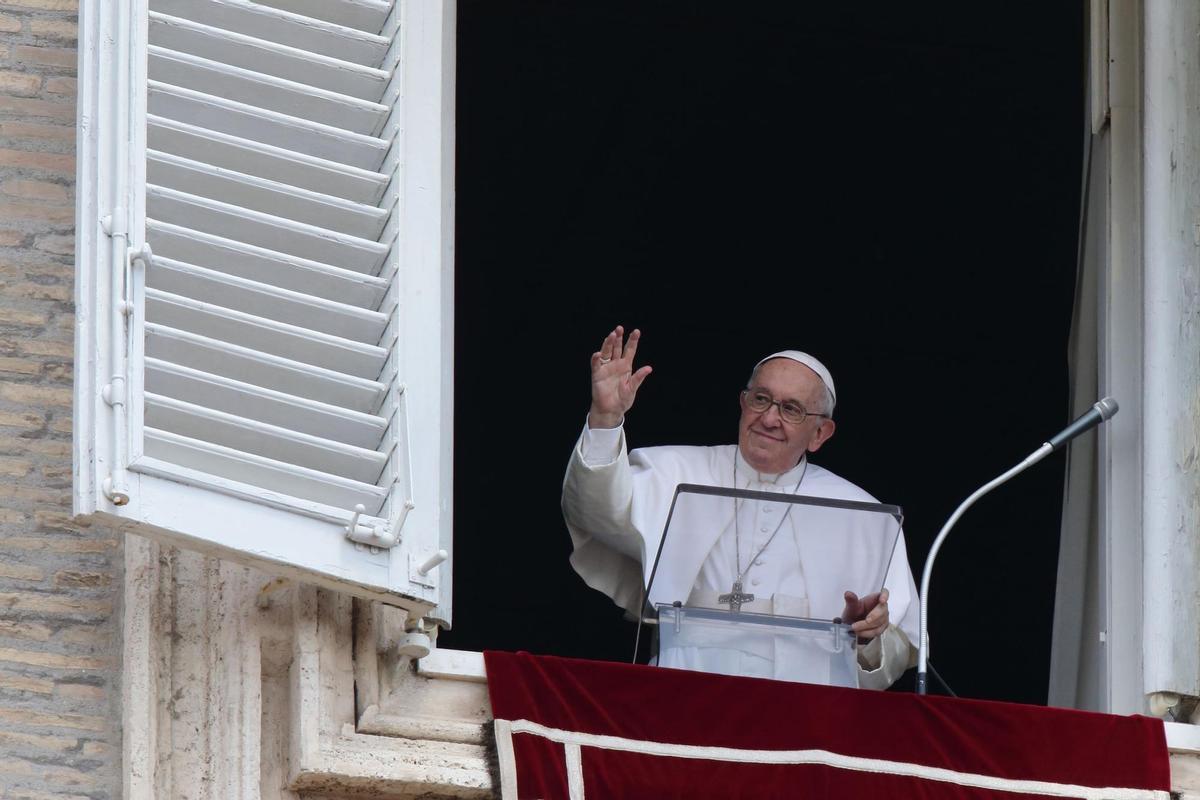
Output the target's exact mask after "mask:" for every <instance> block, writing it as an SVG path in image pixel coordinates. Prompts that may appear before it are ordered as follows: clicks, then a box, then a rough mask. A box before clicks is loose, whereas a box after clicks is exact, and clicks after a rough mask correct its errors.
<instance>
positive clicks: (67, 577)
mask: <svg viewBox="0 0 1200 800" xmlns="http://www.w3.org/2000/svg"><path fill="white" fill-rule="evenodd" d="M111 583H112V576H111V575H108V574H106V573H103V572H77V571H75V570H60V571H59V572H56V573H55V574H54V585H55V586H57V587H58V588H60V589H72V588H79V589H97V588H101V587H104V586H108V585H109V584H111Z"/></svg>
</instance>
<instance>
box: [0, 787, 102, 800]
mask: <svg viewBox="0 0 1200 800" xmlns="http://www.w3.org/2000/svg"><path fill="white" fill-rule="evenodd" d="M5 800H93V798H91V797H88V796H87V795H85V794H74V793H72V794H62V793H61V792H54V793H53V794H52V793H50V792H39V791H38V790H36V789H10V790H9V793H8V795H6V797H5Z"/></svg>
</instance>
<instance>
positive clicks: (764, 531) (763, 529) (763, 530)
mask: <svg viewBox="0 0 1200 800" xmlns="http://www.w3.org/2000/svg"><path fill="white" fill-rule="evenodd" d="M759 530H760V531H762V532H763V533H766V532H767V529H766V528H759Z"/></svg>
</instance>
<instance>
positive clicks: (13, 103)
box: [0, 95, 75, 121]
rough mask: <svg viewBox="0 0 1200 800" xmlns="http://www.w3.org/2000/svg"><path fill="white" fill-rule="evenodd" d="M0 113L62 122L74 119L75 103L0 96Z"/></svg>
mask: <svg viewBox="0 0 1200 800" xmlns="http://www.w3.org/2000/svg"><path fill="white" fill-rule="evenodd" d="M0 111H4V112H7V113H10V114H20V115H22V116H26V117H45V118H47V119H59V120H64V121H66V120H72V119H75V103H74V102H73V101H72V102H67V101H65V100H41V99H37V98H33V97H13V96H12V95H0Z"/></svg>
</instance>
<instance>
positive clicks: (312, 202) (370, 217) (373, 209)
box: [146, 150, 390, 240]
mask: <svg viewBox="0 0 1200 800" xmlns="http://www.w3.org/2000/svg"><path fill="white" fill-rule="evenodd" d="M146 180H147V181H148V182H150V183H153V184H159V185H162V186H168V187H171V188H174V189H179V190H181V191H185V192H187V193H189V194H194V195H197V196H199V197H207V198H210V199H214V200H220V201H221V202H223V203H228V204H230V205H234V206H238V207H239V208H248V209H252V210H254V211H261V212H263V213H265V214H270V215H272V216H275V217H283V218H285V219H290V220H295V221H296V222H303V223H306V224H308V225H313V226H315V227H320V228H324V229H327V230H333V231H338V232H339V233H344V234H347V235H349V236H356V237H358V238H360V239H372V240H378V239H379V237H380V234H382V233H383V228H384V225H385V224H386V223H387V218H388V214H389V213H390V209H386V208H379V207H377V206H368V205H366V204H364V203H354V202H351V201H349V200H343V199H341V198H340V197H333V196H331V195H327V194H321V193H320V192H313V191H309V190H308V189H299V188H296V187H294V186H288V185H287V184H284V183H279V182H278V181H270V180H266V179H264V178H257V177H255V176H253V175H246V174H245V173H241V172H234V171H233V170H228V169H224V168H221V167H214V166H212V165H210V164H205V163H203V162H201V161H195V160H193V159H189V158H184V157H182V156H177V155H172V154H170V153H163V152H160V151H158V150H148V151H147V152H146Z"/></svg>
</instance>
